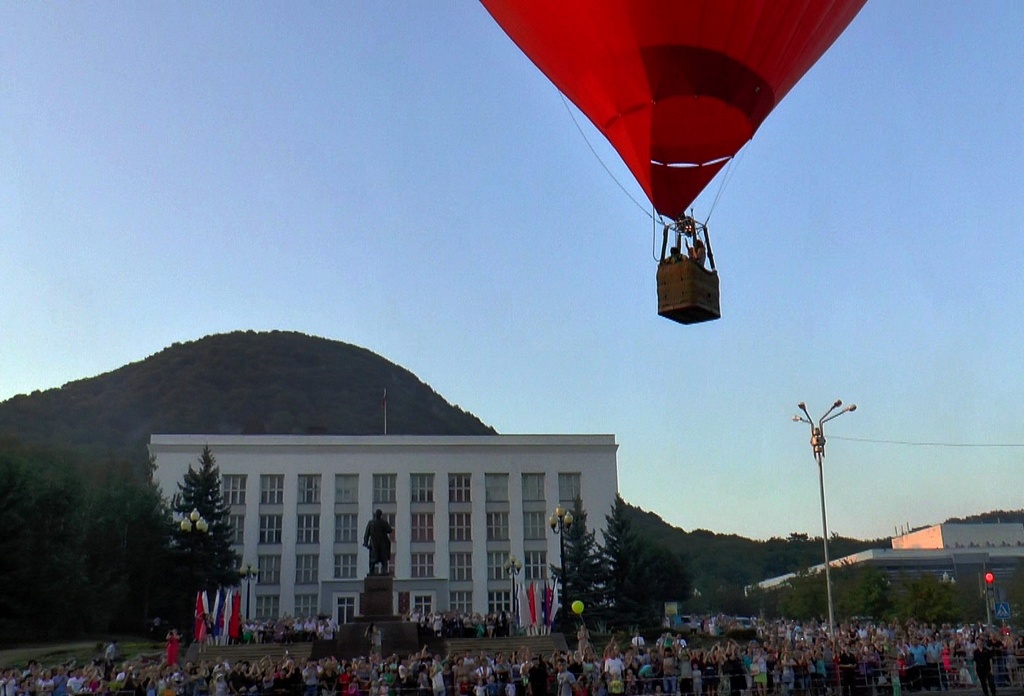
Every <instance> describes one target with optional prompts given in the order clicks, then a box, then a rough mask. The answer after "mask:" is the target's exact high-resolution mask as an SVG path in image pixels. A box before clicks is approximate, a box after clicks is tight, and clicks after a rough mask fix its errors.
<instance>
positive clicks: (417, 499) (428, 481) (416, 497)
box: [409, 474, 434, 503]
mask: <svg viewBox="0 0 1024 696" xmlns="http://www.w3.org/2000/svg"><path fill="white" fill-rule="evenodd" d="M409 487H410V489H411V490H412V502H414V503H432V502H434V475H433V474H410V476H409Z"/></svg>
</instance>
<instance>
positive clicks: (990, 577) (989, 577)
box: [985, 570, 996, 587]
mask: <svg viewBox="0 0 1024 696" xmlns="http://www.w3.org/2000/svg"><path fill="white" fill-rule="evenodd" d="M995 581H996V574H995V573H993V572H992V571H991V570H989V571H986V572H985V584H986V585H988V586H989V587H992V584H993V583H994V582H995Z"/></svg>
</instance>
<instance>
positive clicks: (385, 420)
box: [380, 387, 388, 435]
mask: <svg viewBox="0 0 1024 696" xmlns="http://www.w3.org/2000/svg"><path fill="white" fill-rule="evenodd" d="M380 405H381V406H383V407H384V434H385V435H387V434H388V388H387V387H384V398H382V399H381V400H380Z"/></svg>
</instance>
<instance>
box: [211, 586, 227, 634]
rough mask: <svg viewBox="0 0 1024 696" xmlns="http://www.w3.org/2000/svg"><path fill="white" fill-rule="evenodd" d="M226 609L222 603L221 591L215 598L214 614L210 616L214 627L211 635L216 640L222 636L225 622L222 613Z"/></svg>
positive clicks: (218, 591)
mask: <svg viewBox="0 0 1024 696" xmlns="http://www.w3.org/2000/svg"><path fill="white" fill-rule="evenodd" d="M223 609H224V607H223V606H221V603H220V590H217V592H216V593H215V594H214V596H213V613H212V614H210V618H211V619H212V620H213V626H212V627H211V633H212V635H213V637H214V638H216V637H217V636H219V635H220V627H221V622H222V621H223V620H224V614H223V613H221V612H222V611H223Z"/></svg>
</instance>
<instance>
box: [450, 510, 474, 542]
mask: <svg viewBox="0 0 1024 696" xmlns="http://www.w3.org/2000/svg"><path fill="white" fill-rule="evenodd" d="M472 521H473V516H472V515H471V514H470V513H468V512H450V513H448V540H449V541H473V524H472Z"/></svg>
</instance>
